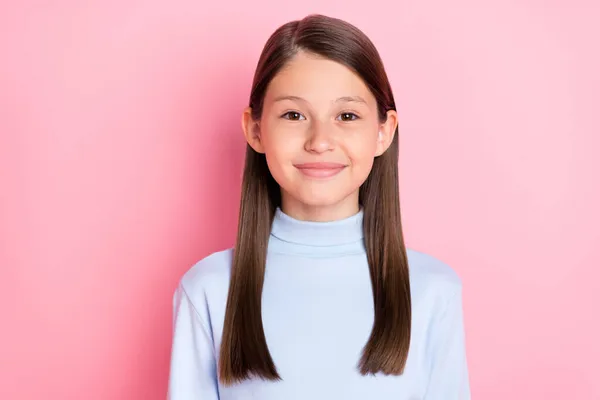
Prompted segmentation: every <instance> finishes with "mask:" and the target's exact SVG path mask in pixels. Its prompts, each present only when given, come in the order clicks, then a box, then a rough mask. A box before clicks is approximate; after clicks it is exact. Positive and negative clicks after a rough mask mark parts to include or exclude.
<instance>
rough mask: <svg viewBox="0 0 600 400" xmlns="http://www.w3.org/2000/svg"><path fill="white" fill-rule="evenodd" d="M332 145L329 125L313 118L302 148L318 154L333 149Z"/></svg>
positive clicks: (333, 145)
mask: <svg viewBox="0 0 600 400" xmlns="http://www.w3.org/2000/svg"><path fill="white" fill-rule="evenodd" d="M334 147H335V143H334V140H333V137H332V135H331V127H328V126H327V124H325V123H323V122H321V121H318V120H313V121H312V123H311V124H310V128H309V132H308V137H307V139H306V143H305V145H304V149H305V150H306V151H308V152H310V153H317V154H320V153H324V152H326V151H330V150H333V148H334Z"/></svg>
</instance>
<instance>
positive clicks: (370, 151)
mask: <svg viewBox="0 0 600 400" xmlns="http://www.w3.org/2000/svg"><path fill="white" fill-rule="evenodd" d="M346 149H347V153H348V156H349V157H350V159H351V160H352V163H353V165H355V166H365V167H367V168H370V167H371V165H372V164H373V159H374V158H375V152H376V151H377V137H376V135H375V134H369V135H362V136H360V137H358V138H357V140H352V141H349V142H347V143H346Z"/></svg>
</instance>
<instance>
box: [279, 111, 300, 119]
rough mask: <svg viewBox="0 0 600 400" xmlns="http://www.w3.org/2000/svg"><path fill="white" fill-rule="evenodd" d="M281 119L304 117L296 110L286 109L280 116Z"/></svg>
mask: <svg viewBox="0 0 600 400" xmlns="http://www.w3.org/2000/svg"><path fill="white" fill-rule="evenodd" d="M281 117H282V118H283V119H289V120H290V121H300V120H301V119H303V118H304V115H302V114H300V113H299V112H297V111H288V112H286V113H285V114H283V115H282V116H281ZM304 119H306V118H304Z"/></svg>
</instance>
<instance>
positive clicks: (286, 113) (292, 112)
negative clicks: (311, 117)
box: [281, 111, 360, 122]
mask: <svg viewBox="0 0 600 400" xmlns="http://www.w3.org/2000/svg"><path fill="white" fill-rule="evenodd" d="M290 114H298V115H300V116H302V117H304V116H303V115H302V113H299V112H298V111H287V112H285V113H283V114H282V115H281V118H283V119H287V120H290V121H297V120H294V119H290V118H287V117H286V116H289V115H290ZM340 115H350V116H352V117H351V119H350V120H345V121H342V122H352V121H356V120H357V119H359V118H360V117H359V116H358V115H356V114H355V113H353V112H343V113H341V114H340ZM304 118H305V119H306V117H304Z"/></svg>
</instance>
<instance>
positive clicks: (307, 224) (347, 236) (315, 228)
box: [269, 208, 364, 255]
mask: <svg viewBox="0 0 600 400" xmlns="http://www.w3.org/2000/svg"><path fill="white" fill-rule="evenodd" d="M363 214H364V211H363V209H362V208H361V209H360V211H359V212H358V213H357V214H354V215H353V216H351V217H348V218H345V219H341V220H337V221H329V222H315V221H301V220H298V219H295V218H292V217H291V216H289V215H287V214H285V213H284V212H283V211H281V209H280V208H277V210H276V211H275V217H274V219H273V224H272V226H271V236H272V238H275V240H272V241H270V244H269V249H270V250H275V251H277V252H284V253H288V252H291V253H297V252H300V253H303V254H309V255H323V254H330V255H340V254H351V253H358V252H362V251H364V241H363V238H364V233H363Z"/></svg>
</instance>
